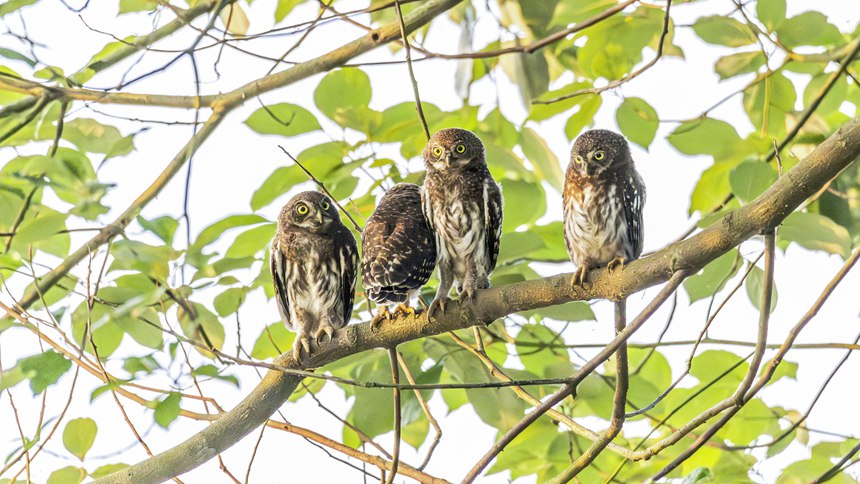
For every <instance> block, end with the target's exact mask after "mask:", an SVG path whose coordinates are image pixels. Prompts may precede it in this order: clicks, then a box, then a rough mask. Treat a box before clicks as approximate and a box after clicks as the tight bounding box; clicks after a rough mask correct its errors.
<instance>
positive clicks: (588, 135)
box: [563, 129, 645, 285]
mask: <svg viewBox="0 0 860 484" xmlns="http://www.w3.org/2000/svg"><path fill="white" fill-rule="evenodd" d="M563 192H564V193H563V196H564V242H565V245H567V252H568V254H569V255H570V260H571V261H573V263H574V264H576V265H577V271H576V274H575V276H574V280H573V281H574V284H579V285H582V284H583V283H584V282H585V279H586V277H588V271H589V270H591V269H593V268H596V267H602V266H607V267H608V269H609V270H610V271H612V270H614V269H615V268H617V267H621V268H623V267H624V263H625V262H629V261H632V260H634V259H636V258H637V257H639V255H640V254H642V241H643V236H642V207H643V205H644V204H645V184H644V183H643V182H642V177H640V176H639V173H638V172H637V171H636V168H635V167H634V166H633V158H632V157H631V156H630V148H629V146H628V145H627V141H626V140H625V139H624V137H623V136H621V135H620V134H617V133H614V132H612V131H608V130H605V129H593V130H590V131H586V132H585V133H582V134H581V135H580V136H579V137H578V138H577V139H576V141H574V143H573V148H571V150H570V164H569V165H568V166H567V174H566V175H565V178H564V190H563Z"/></svg>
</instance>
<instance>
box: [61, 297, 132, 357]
mask: <svg viewBox="0 0 860 484" xmlns="http://www.w3.org/2000/svg"><path fill="white" fill-rule="evenodd" d="M110 313H111V309H110V308H108V306H106V305H104V304H96V305H94V306H93V310H92V313H89V314H88V311H87V304H86V301H83V302H82V303H81V304H80V305H79V306H78V307H77V309H75V311H74V312H73V313H72V337H73V338H74V340H75V341H76V342H77V343H79V344H80V343H81V342H82V341H83V342H84V343H85V345H84V348H85V349H86V351H87V352H88V353H90V354H94V353H93V343H95V345H96V349H97V350H98V353H99V358H101V359H102V360H104V359H106V358H107V357H109V356H110V355H111V354H113V352H114V351H116V349H117V348H118V347H119V345H120V343H122V339H123V336H124V335H125V332H124V331H123V330H122V328H121V327H120V326H119V325H118V324H117V323H116V321H115V320H113V319H111V318H110V317H109V316H110ZM88 319H89V321H90V322H91V323H92V324H91V328H90V330H91V331H92V334H91V335H87V338H86V340H85V339H84V333H86V330H87V320H88ZM99 321H101V324H99V325H96V324H95V323H96V322H99ZM90 338H92V342H90Z"/></svg>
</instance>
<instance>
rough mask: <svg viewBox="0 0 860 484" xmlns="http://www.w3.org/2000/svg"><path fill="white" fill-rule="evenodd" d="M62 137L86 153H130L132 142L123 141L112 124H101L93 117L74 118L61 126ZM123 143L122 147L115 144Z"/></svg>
mask: <svg viewBox="0 0 860 484" xmlns="http://www.w3.org/2000/svg"><path fill="white" fill-rule="evenodd" d="M63 139H65V140H68V141H71V142H72V143H74V145H75V146H77V147H78V148H79V149H80V150H81V151H85V152H88V153H104V154H107V153H111V154H112V155H113V156H122V155H127V154H128V153H131V150H132V149H133V148H134V145H133V144H130V143H128V142H127V141H126V142H125V143H123V139H124V137H123V135H122V133H120V131H119V129H117V128H115V127H114V126H108V125H105V124H102V123H100V122H98V121H96V120H95V119H90V118H76V119H73V120H71V121H67V122H66V123H65V124H64V126H63ZM120 143H123V144H122V145H121V146H122V149H117V148H118V147H117V145H119V144H120Z"/></svg>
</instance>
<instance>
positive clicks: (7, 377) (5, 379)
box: [0, 365, 27, 390]
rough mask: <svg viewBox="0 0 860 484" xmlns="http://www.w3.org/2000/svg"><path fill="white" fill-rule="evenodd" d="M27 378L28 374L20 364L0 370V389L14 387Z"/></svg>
mask: <svg viewBox="0 0 860 484" xmlns="http://www.w3.org/2000/svg"><path fill="white" fill-rule="evenodd" d="M26 379H27V374H26V373H24V370H22V369H21V367H20V366H17V365H16V366H13V367H12V368H7V369H5V370H3V371H0V390H5V389H7V388H12V387H14V386H15V385H17V384H19V383H21V382H22V381H24V380H26Z"/></svg>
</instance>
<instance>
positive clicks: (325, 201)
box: [320, 200, 331, 210]
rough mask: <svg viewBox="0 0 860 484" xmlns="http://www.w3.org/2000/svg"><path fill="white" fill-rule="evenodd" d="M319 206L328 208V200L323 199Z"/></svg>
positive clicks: (324, 208)
mask: <svg viewBox="0 0 860 484" xmlns="http://www.w3.org/2000/svg"><path fill="white" fill-rule="evenodd" d="M320 207H322V209H323V210H328V209H329V207H331V205H329V203H328V200H323V201H322V203H320Z"/></svg>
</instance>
